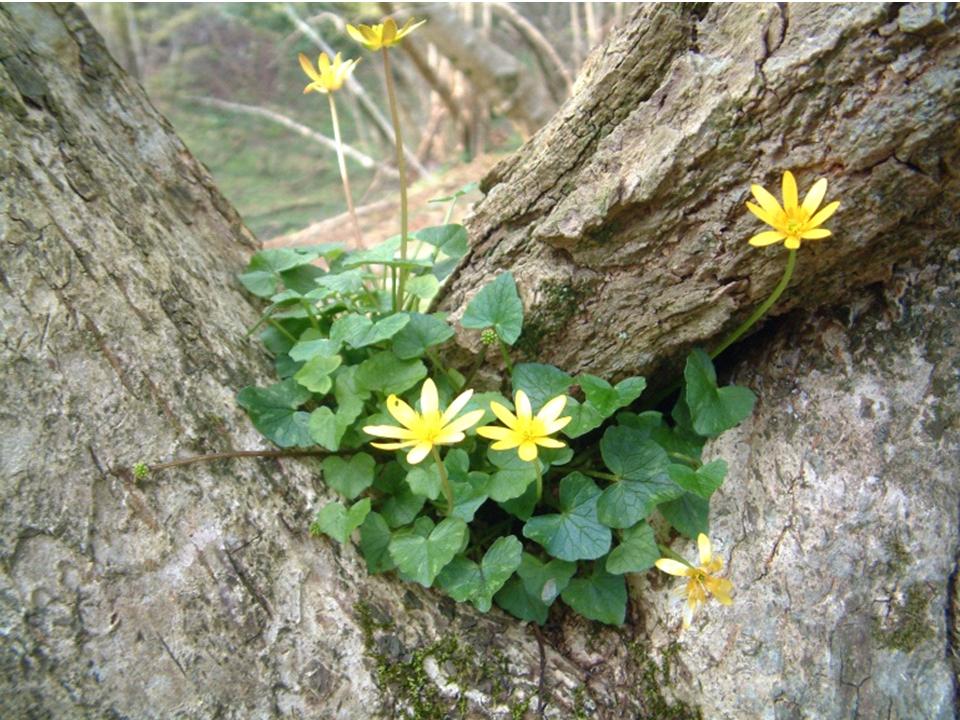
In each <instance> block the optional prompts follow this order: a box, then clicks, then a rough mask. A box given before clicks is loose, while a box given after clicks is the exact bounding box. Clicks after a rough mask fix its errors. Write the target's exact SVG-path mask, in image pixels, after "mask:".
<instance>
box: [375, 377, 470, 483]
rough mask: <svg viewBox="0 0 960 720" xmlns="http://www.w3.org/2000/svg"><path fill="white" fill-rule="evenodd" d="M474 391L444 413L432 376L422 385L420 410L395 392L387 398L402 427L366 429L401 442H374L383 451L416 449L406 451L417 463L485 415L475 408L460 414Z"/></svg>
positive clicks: (462, 395)
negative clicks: (441, 409) (415, 408)
mask: <svg viewBox="0 0 960 720" xmlns="http://www.w3.org/2000/svg"><path fill="white" fill-rule="evenodd" d="M472 396H473V390H467V391H466V392H463V393H460V395H458V396H457V398H456V399H455V400H454V401H453V402H452V403H450V407H448V408H447V409H446V410H445V411H444V412H443V413H441V412H440V400H439V398H438V397H437V386H436V385H434V383H433V380H430V379H429V378H428V379H427V380H425V381H424V383H423V387H421V388H420V412H417V411H416V410H414V409H413V408H412V407H410V406H409V405H407V404H406V403H405V402H404V401H403V400H401V399H400V398H398V397H397V396H396V395H391V396H390V397H388V398H387V410H389V411H390V414H391V415H393V417H394V418H396V419H397V422H399V423H400V424H401V425H403V427H396V426H395V425H368V426H367V427H365V428H364V429H363V431H364V432H365V433H367V434H368V435H378V436H380V437H385V438H393V439H396V440H399V441H400V442H388V443H371V445H373V446H374V447H377V448H382V449H383V450H400V449H402V448H408V447H409V448H413V449H412V450H410V452H408V453H407V462H408V463H410V464H411V465H416V464H417V463H418V462H420V461H421V460H423V459H424V458H425V457H426V456H427V455H428V454H429V453H430V451H431V450H433V448H434V446H435V445H453V444H454V443H458V442H460V441H461V440H463V439H464V437H466V436H465V435H464V434H463V431H464V430H466V429H467V428H469V427H472V426H473V425H476V424H477V422H478V421H479V420H480V418H481V417H483V410H473V411H471V412H468V413H467V414H466V415H464V416H463V417H460V418H457V415H458V414H459V413H460V411H461V410H463V408H464V406H465V405H466V404H467V403H468V402H470V398H471V397H472Z"/></svg>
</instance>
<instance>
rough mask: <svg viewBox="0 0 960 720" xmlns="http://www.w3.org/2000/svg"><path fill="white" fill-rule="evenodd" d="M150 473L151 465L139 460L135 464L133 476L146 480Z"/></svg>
mask: <svg viewBox="0 0 960 720" xmlns="http://www.w3.org/2000/svg"><path fill="white" fill-rule="evenodd" d="M149 474H150V467H149V466H148V465H147V464H146V463H142V462H138V463H135V464H134V466H133V477H135V478H136V479H137V480H146V479H147V476H148V475H149Z"/></svg>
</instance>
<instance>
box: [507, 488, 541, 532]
mask: <svg viewBox="0 0 960 720" xmlns="http://www.w3.org/2000/svg"><path fill="white" fill-rule="evenodd" d="M537 501H538V498H537V484H536V483H530V484H529V485H528V486H527V489H526V490H524V492H523V495H521V496H520V497H518V498H514V499H513V500H507V501H506V502H501V503H497V504H498V505H499V506H500V507H501V508H503V509H504V511H506V512H508V513H510V514H511V515H513V516H514V517H517V518H520V519H521V520H523V521H524V522H526V521H527V520H529V519H530V516H531V515H533V511H534V510H535V509H536V507H537Z"/></svg>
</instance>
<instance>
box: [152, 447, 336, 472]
mask: <svg viewBox="0 0 960 720" xmlns="http://www.w3.org/2000/svg"><path fill="white" fill-rule="evenodd" d="M329 454H330V453H329V452H327V451H326V450H230V451H229V452H219V453H210V454H209V455H193V456H191V457H185V458H179V459H178V460H171V461H169V462H165V463H157V464H156V465H148V466H147V468H148V469H149V470H150V472H159V471H160V470H168V469H170V468H174V467H183V466H184V465H193V464H194V463H201V462H213V461H215V460H232V459H234V458H288V457H289V458H296V457H317V456H324V455H329Z"/></svg>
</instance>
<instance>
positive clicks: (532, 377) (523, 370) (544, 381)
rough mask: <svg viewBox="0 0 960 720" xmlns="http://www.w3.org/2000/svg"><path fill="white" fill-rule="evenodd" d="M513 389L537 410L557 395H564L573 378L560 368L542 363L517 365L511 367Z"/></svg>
mask: <svg viewBox="0 0 960 720" xmlns="http://www.w3.org/2000/svg"><path fill="white" fill-rule="evenodd" d="M511 381H512V383H513V389H514V391H516V390H523V391H524V392H525V393H526V394H527V397H528V398H530V404H531V405H532V406H533V408H534V409H535V410H539V409H540V408H541V407H543V405H544V404H545V403H546V402H547V401H548V400H552V399H553V398H555V397H556V396H557V395H564V394H566V392H567V388H569V387H570V386H571V385H572V384H573V378H572V377H571V376H570V375H568V374H567V373H565V372H564V371H563V370H561V369H560V368H557V367H554V366H553V365H544V364H542V363H518V364H517V365H514V366H513V377H512V378H511Z"/></svg>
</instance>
